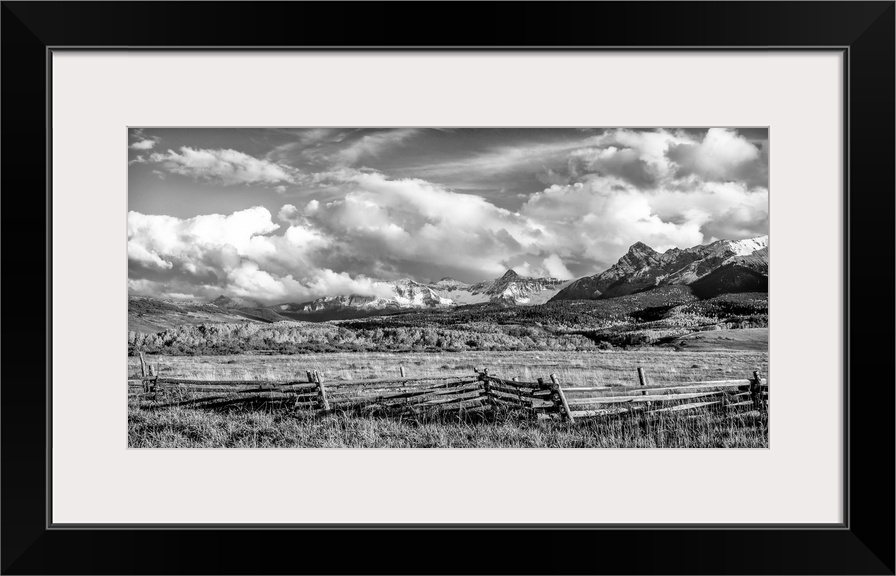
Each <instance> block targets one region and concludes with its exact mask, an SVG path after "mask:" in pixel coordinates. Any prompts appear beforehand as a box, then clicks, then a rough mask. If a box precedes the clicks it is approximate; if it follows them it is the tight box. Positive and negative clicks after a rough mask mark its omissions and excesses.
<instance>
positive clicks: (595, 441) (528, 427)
mask: <svg viewBox="0 0 896 576" xmlns="http://www.w3.org/2000/svg"><path fill="white" fill-rule="evenodd" d="M128 443H129V445H130V446H131V447H134V448H762V447H767V446H768V420H767V418H766V417H765V416H764V415H760V414H759V413H758V412H745V413H738V414H722V413H719V412H712V411H704V412H700V413H697V414H692V415H685V414H672V415H665V416H654V417H651V418H647V417H644V416H638V415H633V416H632V415H625V416H621V417H616V418H601V419H589V420H582V421H580V422H578V423H576V424H575V425H569V424H566V423H563V422H559V421H554V420H541V421H535V420H529V419H527V418H525V417H522V416H521V415H520V414H516V413H511V412H506V413H499V414H496V415H485V416H483V415H476V414H464V415H461V414H458V413H455V414H453V415H439V414H429V415H426V414H423V415H420V416H418V417H410V418H408V417H405V418H401V419H397V418H396V419H393V418H386V417H383V418H377V417H360V416H355V415H353V414H348V413H342V414H328V415H325V416H317V415H314V414H311V413H307V412H304V413H303V412H291V411H288V410H283V409H264V408H262V409H246V410H231V411H226V412H215V411H207V410H202V409H183V408H172V409H166V410H159V411H153V410H144V409H139V408H134V409H132V410H131V412H130V415H129V418H128Z"/></svg>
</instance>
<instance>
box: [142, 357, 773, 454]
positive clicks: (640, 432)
mask: <svg viewBox="0 0 896 576" xmlns="http://www.w3.org/2000/svg"><path fill="white" fill-rule="evenodd" d="M147 361H148V362H151V363H153V364H155V365H157V367H158V372H159V374H160V375H161V376H168V377H181V378H196V379H207V380H277V379H281V380H282V379H291V378H298V379H304V377H305V374H306V371H308V370H317V371H319V372H320V374H321V378H322V380H323V381H324V382H332V383H338V382H340V381H348V380H361V379H373V378H383V377H397V376H399V372H400V369H401V368H403V369H404V372H405V374H406V375H408V376H414V377H417V376H439V375H446V374H447V375H451V374H462V375H469V376H471V377H472V376H474V367H475V368H488V369H489V372H490V374H494V375H496V376H499V377H501V378H507V379H510V378H512V377H519V378H520V379H521V380H523V381H532V380H536V379H538V378H544V379H546V380H549V376H550V374H555V375H556V376H557V378H558V380H559V381H560V382H561V383H562V385H563V386H564V388H567V387H576V386H632V385H637V383H638V376H637V372H636V370H637V367H642V368H644V370H645V372H646V374H647V377H648V379H649V381H650V384H651V385H661V384H681V383H687V382H694V381H704V380H723V379H740V378H748V377H749V376H750V375H751V374H752V372H753V371H754V370H757V371H759V372H761V373H762V374H763V375H764V374H766V373H767V369H768V355H767V353H766V352H765V351H762V352H758V351H750V350H746V351H743V350H741V351H734V350H707V351H686V350H680V351H675V350H673V349H666V348H643V349H637V350H624V351H623V350H612V351H598V350H595V351H594V352H550V351H544V352H541V351H530V352H456V353H401V354H396V353H383V352H367V353H322V354H301V355H289V356H286V355H260V354H241V355H231V356H151V357H148V358H147ZM139 373H140V363H139V359H138V358H133V357H130V358H128V374H129V377H130V376H134V375H139ZM128 428H129V430H128V438H129V445H130V446H131V447H161V448H164V447H170V448H174V447H178V448H180V447H206V448H211V447H247V448H248V447H253V448H257V447H321V448H335V447H356V448H360V447H382V448H386V447H391V448H397V447H415V448H419V447H458V448H459V447H478V448H526V447H532V448H534V447H542V448H548V447H555V448H556V447H561V448H562V447H566V448H577V447H592V448H601V447H767V446H768V420H767V415H766V414H760V413H759V412H756V411H737V412H730V413H725V412H724V411H713V410H701V411H695V412H694V413H670V414H665V415H655V416H650V417H648V416H643V415H639V414H632V415H622V416H614V417H610V418H607V417H602V418H592V419H585V420H580V421H578V422H576V423H575V424H574V425H569V424H567V423H565V422H560V421H555V420H549V419H538V420H535V419H531V418H527V417H526V416H525V415H524V414H521V413H519V412H507V411H500V410H499V411H498V412H497V413H492V414H487V415H483V414H482V413H473V412H471V413H469V414H465V413H463V412H461V413H452V414H445V415H440V414H437V413H422V414H419V415H414V416H412V417H401V418H389V417H369V416H360V415H357V414H354V413H347V412H336V413H331V414H326V415H317V414H314V413H308V412H304V411H297V410H294V409H292V408H291V406H288V405H284V404H277V403H262V404H260V405H254V406H251V407H249V406H240V407H229V408H227V409H225V410H213V409H209V408H200V407H183V406H172V407H162V408H154V407H152V406H151V405H150V406H144V407H140V405H138V403H136V402H131V403H130V407H129V417H128Z"/></svg>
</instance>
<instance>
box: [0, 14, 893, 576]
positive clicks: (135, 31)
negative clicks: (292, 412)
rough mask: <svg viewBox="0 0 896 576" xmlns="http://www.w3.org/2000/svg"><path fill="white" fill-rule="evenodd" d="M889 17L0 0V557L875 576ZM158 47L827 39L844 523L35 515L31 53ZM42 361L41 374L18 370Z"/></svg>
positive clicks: (888, 471) (43, 444) (191, 565)
mask: <svg viewBox="0 0 896 576" xmlns="http://www.w3.org/2000/svg"><path fill="white" fill-rule="evenodd" d="M894 14H896V10H894V2H892V1H888V2H655V3H654V2H630V3H629V2H619V3H617V2H581V3H560V2H555V3H536V2H531V3H530V2H521V3H488V2H480V3H440V2H426V3H404V2H400V3H379V2H377V3H374V2H370V3H367V2H362V3H345V2H339V3H286V2H221V3H208V2H179V3H173V2H172V3H168V2H3V3H2V17H0V25H2V29H0V34H2V99H0V102H2V118H3V131H2V141H0V145H2V150H3V154H2V171H0V178H2V180H0V182H2V186H3V190H4V191H5V194H4V195H3V210H2V213H0V217H2V226H0V230H2V234H3V240H4V242H3V246H2V263H3V265H4V268H3V271H4V272H6V273H7V274H6V279H7V282H4V283H3V285H2V305H3V306H2V309H3V320H4V321H3V322H2V342H3V352H4V354H3V360H5V362H3V364H2V375H3V376H4V378H3V381H4V386H2V389H0V394H2V400H3V402H2V404H0V411H2V412H0V416H2V420H0V433H2V436H0V442H2V452H0V458H2V484H0V497H2V510H0V525H2V526H0V527H2V536H0V539H2V542H0V544H2V550H0V552H2V557H0V570H2V573H4V574H37V573H40V574H62V573H66V574H112V573H117V574H144V573H145V574H149V573H158V574H165V573H184V574H187V573H203V574H205V573H209V574H211V573H216V574H252V573H257V574H275V573H293V572H295V573H401V574H404V573H430V572H431V573H470V572H477V573H520V574H522V573H545V574H551V573H618V574H653V573H665V574H711V573H717V574H718V573H732V574H748V573H752V574H771V573H778V574H893V573H894V539H896V532H894V525H896V516H894V479H896V476H894V462H896V460H894V410H893V407H894V380H893V378H892V372H891V368H892V359H893V356H892V354H893V350H894V335H893V327H892V324H891V322H892V320H893V318H894V242H893V240H894V208H896V203H894V198H896V192H894V190H896V179H894V156H896V150H894V103H896V100H894V88H896V84H894V69H896V61H894V49H896V42H894V23H896V20H894ZM174 48H177V49H202V50H238V49H239V50H243V49H246V50H265V49H274V48H281V49H282V48H288V49H303V50H319V49H323V48H328V49H339V50H358V49H389V50H402V49H417V50H465V49H471V48H476V49H504V50H532V49H535V48H539V49H553V50H564V49H570V48H576V49H587V50H620V49H625V50H644V49H650V50H658V49H661V50H750V51H753V50H769V49H775V50H831V51H842V52H843V53H844V55H845V62H846V63H847V65H846V68H845V70H844V83H843V86H844V93H843V101H844V123H845V130H844V137H845V141H844V157H843V161H844V183H843V184H844V230H845V237H844V245H843V247H844V260H845V262H846V269H845V274H844V278H845V285H844V288H845V291H844V293H845V301H844V302H843V303H839V302H832V303H831V308H832V309H836V308H837V307H838V306H841V305H843V306H844V310H845V312H846V318H845V322H844V326H845V327H846V331H845V334H844V354H845V359H846V362H845V363H844V366H845V368H844V373H843V374H842V376H841V377H842V378H843V383H844V407H845V408H844V410H845V413H844V418H845V420H844V422H845V433H846V438H845V440H844V441H845V444H844V446H845V450H844V452H845V458H846V459H845V462H844V464H845V466H844V470H845V472H846V473H845V475H844V478H843V494H844V504H845V515H844V517H845V519H846V521H845V522H844V523H843V524H842V525H825V526H815V525H787V526H772V525H743V526H737V525H725V526H705V525H674V526H672V525H668V526H648V525H620V526H596V527H594V526H589V527H576V526H525V527H518V526H485V527H483V526H438V525H430V526H367V527H361V526H352V527H346V526H342V527H326V526H317V527H306V528H303V529H298V528H289V527H286V528H283V527H278V526H252V527H248V526H237V525H230V526H226V527H215V526H198V525H197V526H189V527H173V526H163V525H156V526H124V527H122V526H100V527H96V526H69V527H60V526H54V525H51V523H50V518H49V510H48V488H47V487H48V479H49V476H48V473H49V463H50V448H49V446H48V441H49V434H48V430H49V428H48V426H49V422H48V419H47V411H46V408H47V402H48V396H47V392H48V389H49V388H48V386H44V381H46V383H47V385H49V383H50V379H51V378H55V379H56V381H57V382H58V381H59V380H61V379H64V378H65V375H63V374H55V375H51V374H50V373H49V358H48V355H47V350H48V345H49V342H50V335H51V332H50V330H51V323H50V312H51V309H50V306H49V302H50V291H49V286H50V285H49V283H48V281H49V277H50V270H51V268H50V266H51V262H52V253H51V244H50V242H49V239H50V236H49V234H50V230H49V228H48V226H47V224H46V222H47V220H45V218H44V217H45V215H47V214H48V209H49V206H50V205H49V198H50V195H49V194H50V192H49V191H50V185H51V176H52V175H51V173H50V168H49V155H50V151H51V148H50V137H51V134H50V131H49V128H50V122H51V118H50V115H49V107H48V104H49V102H50V93H51V92H50V91H51V89H52V86H51V83H50V75H49V71H50V65H51V54H52V53H53V52H54V51H57V50H70V49H83V50H110V49H130V50H170V49H174ZM36 229H39V230H41V232H43V233H40V232H38V231H37V230H36ZM836 277H837V271H836V270H827V271H819V278H817V279H812V281H819V282H821V281H834V280H831V278H836ZM45 286H46V290H45V291H44V290H42V289H43V288H44V287H45ZM807 289H808V288H807ZM44 301H46V304H47V305H46V306H44V304H45V302H44ZM822 312H823V311H820V313H822ZM45 343H46V344H47V345H46V346H45V345H44V344H45ZM85 368H86V369H89V365H87V366H83V367H73V368H72V373H71V375H70V378H72V379H77V378H79V377H81V376H80V375H79V373H80V371H81V370H84V369H85ZM40 371H44V374H45V377H39V376H38V374H39V372H40ZM838 376H839V375H838ZM799 384H800V385H802V384H805V383H799ZM794 385H797V383H794ZM807 433H811V431H807ZM95 473H97V474H101V473H102V471H96V472H95ZM522 481H524V479H522ZM762 481H763V479H762V478H745V479H744V485H743V487H742V488H738V489H732V494H731V502H737V503H739V504H740V505H745V506H748V505H749V502H750V498H751V496H750V485H751V484H754V483H757V482H762ZM137 497H139V495H138V496H137ZM246 497H251V495H246Z"/></svg>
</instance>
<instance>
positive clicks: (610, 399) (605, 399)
mask: <svg viewBox="0 0 896 576" xmlns="http://www.w3.org/2000/svg"><path fill="white" fill-rule="evenodd" d="M718 394H721V392H695V393H692V394H661V395H657V396H601V397H597V398H573V399H572V400H571V401H570V404H572V405H574V406H581V405H587V404H622V403H626V402H670V401H675V400H686V399H689V398H702V397H704V396H715V395H718Z"/></svg>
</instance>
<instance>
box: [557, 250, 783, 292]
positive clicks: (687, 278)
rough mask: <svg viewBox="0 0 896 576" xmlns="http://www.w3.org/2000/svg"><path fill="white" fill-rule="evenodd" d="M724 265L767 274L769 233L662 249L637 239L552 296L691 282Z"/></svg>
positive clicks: (637, 289)
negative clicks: (598, 268)
mask: <svg viewBox="0 0 896 576" xmlns="http://www.w3.org/2000/svg"><path fill="white" fill-rule="evenodd" d="M726 265H737V266H740V267H742V268H746V269H749V270H750V271H752V272H754V273H756V274H758V275H760V276H761V275H767V274H768V236H759V237H756V238H747V239H743V240H718V241H716V242H713V243H711V244H707V245H697V246H693V247H691V248H685V249H678V248H673V249H671V250H667V251H666V252H663V253H659V252H657V251H655V250H654V249H653V248H651V247H650V246H647V245H646V244H644V243H643V242H636V243H635V244H633V245H632V247H631V248H629V250H628V252H626V253H625V254H624V255H623V256H622V257H621V258H620V259H619V261H618V262H616V264H614V265H613V266H611V267H610V268H608V269H607V270H605V271H604V272H601V273H599V274H595V275H594V276H587V277H585V278H580V279H578V280H576V281H575V282H572V283H571V284H570V285H569V286H568V287H566V288H564V289H563V290H561V291H560V292H558V293H557V295H556V296H555V297H554V298H553V299H554V300H579V299H594V298H610V297H613V296H622V295H624V294H632V293H634V292H640V291H642V290H647V289H650V288H653V287H656V286H665V285H669V284H692V283H693V282H696V281H698V280H700V279H701V278H704V277H706V276H707V275H709V274H711V273H712V272H714V271H716V270H718V269H719V268H721V267H723V266H726Z"/></svg>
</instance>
